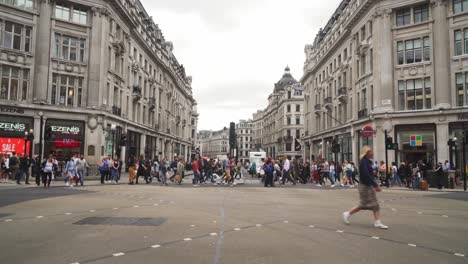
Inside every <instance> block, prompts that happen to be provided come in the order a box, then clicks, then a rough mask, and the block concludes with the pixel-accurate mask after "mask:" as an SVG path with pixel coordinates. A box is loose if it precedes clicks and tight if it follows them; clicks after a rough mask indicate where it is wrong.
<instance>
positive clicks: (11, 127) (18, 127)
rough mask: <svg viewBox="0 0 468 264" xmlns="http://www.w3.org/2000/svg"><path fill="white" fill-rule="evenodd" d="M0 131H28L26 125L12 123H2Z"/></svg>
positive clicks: (0, 123)
mask: <svg viewBox="0 0 468 264" xmlns="http://www.w3.org/2000/svg"><path fill="white" fill-rule="evenodd" d="M0 130H3V131H12V132H23V131H25V130H26V124H22V123H11V122H0Z"/></svg>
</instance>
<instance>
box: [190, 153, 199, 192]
mask: <svg viewBox="0 0 468 264" xmlns="http://www.w3.org/2000/svg"><path fill="white" fill-rule="evenodd" d="M192 170H193V181H192V184H193V187H198V186H200V185H198V181H199V178H200V163H199V162H198V158H195V160H194V161H193V163H192Z"/></svg>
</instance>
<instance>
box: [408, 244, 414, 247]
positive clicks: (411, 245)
mask: <svg viewBox="0 0 468 264" xmlns="http://www.w3.org/2000/svg"><path fill="white" fill-rule="evenodd" d="M408 246H410V247H416V245H415V244H408Z"/></svg>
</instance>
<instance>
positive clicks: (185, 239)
mask: <svg viewBox="0 0 468 264" xmlns="http://www.w3.org/2000/svg"><path fill="white" fill-rule="evenodd" d="M190 240H192V239H191V238H190V237H187V238H184V241H190Z"/></svg>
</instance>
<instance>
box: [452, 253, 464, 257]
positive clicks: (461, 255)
mask: <svg viewBox="0 0 468 264" xmlns="http://www.w3.org/2000/svg"><path fill="white" fill-rule="evenodd" d="M454 255H455V256H457V257H464V256H465V254H461V253H454Z"/></svg>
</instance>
